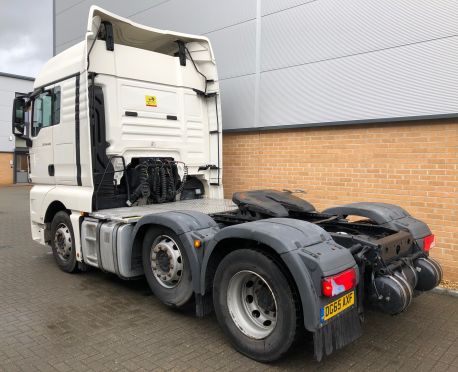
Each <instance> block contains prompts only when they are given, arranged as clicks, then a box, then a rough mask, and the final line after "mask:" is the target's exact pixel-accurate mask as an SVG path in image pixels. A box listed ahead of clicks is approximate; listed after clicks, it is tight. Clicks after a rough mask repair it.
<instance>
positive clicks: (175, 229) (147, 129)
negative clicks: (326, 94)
mask: <svg viewBox="0 0 458 372" xmlns="http://www.w3.org/2000/svg"><path fill="white" fill-rule="evenodd" d="M220 107H221V105H220V92H219V84H218V75H217V71H216V64H215V60H214V56H213V52H212V49H211V46H210V43H209V41H208V39H207V38H205V37H200V36H193V35H186V34H181V33H176V32H170V31H162V30H157V29H154V28H150V27H146V26H142V25H139V24H136V23H134V22H131V21H130V20H128V19H125V18H122V17H119V16H116V15H114V14H112V13H110V12H107V11H105V10H103V9H101V8H98V7H95V6H93V7H91V9H90V12H89V18H88V23H87V32H86V36H85V39H84V40H83V41H82V42H80V43H78V44H76V45H75V46H73V47H71V48H69V49H67V50H66V51H63V52H62V53H60V54H58V55H57V56H55V57H53V58H52V59H51V60H49V62H48V63H47V64H46V65H45V66H44V68H43V70H42V71H41V72H40V74H39V75H38V76H37V78H36V80H35V85H34V91H33V92H31V93H29V94H27V95H25V96H22V97H17V98H16V99H15V100H14V104H13V123H12V124H13V133H14V134H15V135H16V136H18V137H21V138H23V139H25V140H26V143H27V145H28V146H29V147H30V174H29V177H30V180H31V181H32V183H33V184H34V186H33V188H32V189H31V191H30V220H31V228H32V237H33V239H34V240H35V241H37V242H39V243H41V244H48V245H50V246H51V248H52V252H53V256H54V259H55V261H56V263H57V265H58V266H59V267H60V268H61V269H62V270H63V271H65V272H76V271H85V270H87V269H88V268H89V267H90V266H91V267H95V268H98V269H100V270H103V271H105V272H110V273H114V274H116V275H118V276H119V277H120V278H123V279H135V278H138V277H141V276H145V277H146V279H147V281H148V284H149V286H150V288H151V290H152V292H153V293H154V295H155V296H156V297H157V298H158V299H159V300H160V301H161V302H162V303H164V304H165V305H167V306H172V307H182V306H184V305H185V304H188V303H193V304H194V305H195V309H196V314H197V315H198V316H204V315H206V314H208V313H209V312H211V311H212V310H213V309H214V310H215V312H216V316H217V318H218V322H219V324H220V325H221V327H222V328H223V330H224V332H225V333H226V335H227V336H228V337H229V339H230V341H231V342H232V344H233V345H234V347H235V348H236V349H237V350H238V351H240V352H241V353H243V354H245V355H247V356H249V357H250V358H253V359H256V360H258V361H262V362H269V361H273V360H276V359H278V358H280V357H282V356H283V355H284V354H285V353H286V352H287V351H288V350H289V349H290V347H291V346H292V344H293V343H294V342H295V340H297V339H298V337H296V336H297V335H298V334H299V333H300V332H302V331H304V330H306V331H309V332H312V333H313V338H314V349H315V356H316V358H317V359H318V360H320V359H321V358H322V357H323V356H324V355H328V354H330V353H331V352H333V351H334V350H336V349H339V348H341V347H343V346H345V345H346V344H348V343H350V342H352V341H354V340H355V339H356V338H358V337H359V336H360V334H361V322H362V319H363V316H362V315H363V313H364V307H365V304H366V303H371V304H373V305H376V306H377V307H378V308H379V309H380V310H381V311H384V312H386V313H389V314H392V315H394V314H398V313H400V312H402V311H405V310H406V309H407V308H408V306H409V304H410V303H411V301H412V298H413V296H414V294H418V293H421V292H424V291H428V290H430V289H432V288H434V287H435V286H437V285H438V284H439V282H440V280H441V278H442V269H441V267H440V265H439V264H438V263H437V262H436V261H435V260H433V259H432V258H431V257H429V250H430V249H431V248H432V247H433V246H434V241H435V240H434V235H432V233H431V231H430V229H429V227H428V226H427V225H426V224H425V223H423V222H421V221H419V220H417V219H415V218H414V217H412V216H411V215H410V214H409V213H408V212H407V211H405V210H404V209H402V208H401V207H399V206H395V205H389V204H384V203H364V202H363V203H352V204H347V205H343V206H337V207H334V208H330V209H327V210H325V211H321V212H319V211H317V210H316V209H315V207H314V206H313V205H312V204H310V203H309V202H307V201H306V200H303V199H301V198H299V197H297V196H295V195H293V193H292V192H290V191H276V190H255V191H248V192H238V193H235V194H234V195H233V198H232V200H225V199H223V186H222V183H221V177H222V152H221V151H222V146H221V140H222V137H221V109H220ZM27 111H30V112H31V115H29V116H31V120H30V123H27V122H26V120H25V118H26V116H27V115H25V113H26V112H27ZM349 215H351V216H361V217H362V218H363V220H360V221H359V220H358V221H354V220H351V221H350V220H349V219H347V216H349Z"/></svg>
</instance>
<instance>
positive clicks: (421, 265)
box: [414, 257, 443, 292]
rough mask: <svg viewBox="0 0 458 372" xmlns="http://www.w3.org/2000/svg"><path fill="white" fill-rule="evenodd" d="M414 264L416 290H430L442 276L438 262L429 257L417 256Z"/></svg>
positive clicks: (437, 283)
mask: <svg viewBox="0 0 458 372" xmlns="http://www.w3.org/2000/svg"><path fill="white" fill-rule="evenodd" d="M414 266H415V270H416V271H417V273H418V283H417V285H416V286H415V289H416V290H417V291H422V292H424V291H430V290H431V289H433V288H435V287H437V286H438V285H439V283H440V282H441V280H442V276H443V273H442V267H441V265H440V264H439V262H437V261H436V260H435V259H433V258H431V257H428V258H419V259H418V260H416V261H415V262H414Z"/></svg>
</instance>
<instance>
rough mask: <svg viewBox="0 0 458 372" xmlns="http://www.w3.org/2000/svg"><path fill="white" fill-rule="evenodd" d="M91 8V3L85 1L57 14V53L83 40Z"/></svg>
mask: <svg viewBox="0 0 458 372" xmlns="http://www.w3.org/2000/svg"><path fill="white" fill-rule="evenodd" d="M56 3H59V1H57V2H56ZM56 6H57V4H56ZM90 6H91V3H90V2H89V1H83V2H81V3H78V4H77V5H75V6H73V7H71V8H69V9H67V10H65V11H63V12H62V13H60V14H59V13H56V53H59V52H60V51H62V50H64V49H67V48H69V47H71V46H72V45H74V44H76V43H79V42H80V41H82V40H83V38H84V35H85V32H86V26H87V16H88V14H89V8H90ZM64 45H65V46H64Z"/></svg>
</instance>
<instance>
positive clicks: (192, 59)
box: [184, 44, 208, 94]
mask: <svg viewBox="0 0 458 372" xmlns="http://www.w3.org/2000/svg"><path fill="white" fill-rule="evenodd" d="M184 49H185V50H186V52H188V55H189V58H190V59H191V62H192V64H193V65H194V68H195V69H196V71H197V73H199V74H200V75H202V76H203V78H204V79H205V89H204V93H205V94H207V82H208V80H207V77H206V76H205V75H204V74H203V73H202V72H200V70H199V69H198V68H197V66H196V63H195V62H194V58H192V55H191V53H190V52H189V50H188V47H187V46H186V44H185V45H184Z"/></svg>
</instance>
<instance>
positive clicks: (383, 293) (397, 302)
mask: <svg viewBox="0 0 458 372" xmlns="http://www.w3.org/2000/svg"><path fill="white" fill-rule="evenodd" d="M441 280H442V267H441V266H440V264H439V263H438V262H437V261H436V260H434V259H432V258H430V257H428V258H419V259H417V260H415V261H414V263H413V266H411V265H410V264H405V265H404V266H402V268H401V269H398V270H396V271H394V272H393V273H392V274H385V275H380V276H377V277H376V278H375V279H374V281H373V283H372V284H373V296H372V298H373V302H374V303H375V304H376V305H377V307H378V308H379V309H380V310H381V311H383V312H384V313H387V314H391V315H395V314H399V313H401V312H403V311H404V310H405V309H406V308H407V307H408V306H409V305H410V302H411V301H412V297H413V296H414V290H416V291H421V292H424V291H429V290H431V289H433V288H434V287H436V286H437V285H439V283H440V281H441Z"/></svg>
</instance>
